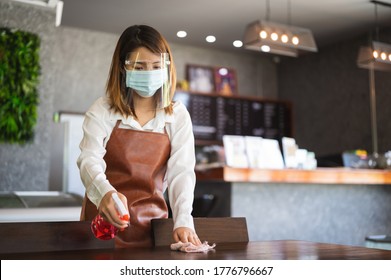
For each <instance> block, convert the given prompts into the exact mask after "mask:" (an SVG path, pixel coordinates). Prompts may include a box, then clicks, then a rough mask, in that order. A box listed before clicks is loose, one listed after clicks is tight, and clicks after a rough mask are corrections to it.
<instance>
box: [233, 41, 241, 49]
mask: <svg viewBox="0 0 391 280" xmlns="http://www.w3.org/2000/svg"><path fill="white" fill-rule="evenodd" d="M233 45H234V47H236V48H240V47H242V46H243V42H242V41H240V40H236V41H234V42H233Z"/></svg>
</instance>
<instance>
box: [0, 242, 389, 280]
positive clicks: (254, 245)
mask: <svg viewBox="0 0 391 280" xmlns="http://www.w3.org/2000/svg"><path fill="white" fill-rule="evenodd" d="M0 257H1V259H2V260H390V259H391V251H388V250H380V249H372V248H365V247H358V246H346V245H337V244H326V243H317V242H308V241H298V240H274V241H273V240H271V241H253V242H240V243H221V244H217V246H216V248H215V249H214V250H211V251H209V252H207V253H182V252H177V251H171V250H170V248H169V246H164V247H162V246H161V247H155V248H150V249H134V248H130V249H126V248H125V249H114V248H112V249H104V248H103V249H102V248H99V249H89V250H65V251H54V252H36V253H12V254H0ZM205 279H206V278H205Z"/></svg>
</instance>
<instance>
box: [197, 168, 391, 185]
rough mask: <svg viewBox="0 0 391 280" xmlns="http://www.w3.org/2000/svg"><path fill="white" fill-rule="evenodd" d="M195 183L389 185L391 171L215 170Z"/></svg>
mask: <svg viewBox="0 0 391 280" xmlns="http://www.w3.org/2000/svg"><path fill="white" fill-rule="evenodd" d="M196 174H197V181H204V182H205V181H222V182H255V183H305V184H361V185H367V184H373V185H385V184H391V171H390V170H373V169H349V168H318V169H315V170H300V169H282V170H271V169H249V168H232V167H217V168H210V169H204V170H198V171H196Z"/></svg>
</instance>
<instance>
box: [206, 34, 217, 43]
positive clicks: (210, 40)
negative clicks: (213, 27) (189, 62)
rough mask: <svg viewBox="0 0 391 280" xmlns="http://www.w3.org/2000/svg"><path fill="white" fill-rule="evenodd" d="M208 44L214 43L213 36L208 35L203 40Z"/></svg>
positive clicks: (214, 38)
mask: <svg viewBox="0 0 391 280" xmlns="http://www.w3.org/2000/svg"><path fill="white" fill-rule="evenodd" d="M205 40H206V41H207V42H208V43H214V42H215V41H216V37H215V36H213V35H209V36H207V37H206V39H205Z"/></svg>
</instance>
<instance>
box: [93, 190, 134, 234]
mask: <svg viewBox="0 0 391 280" xmlns="http://www.w3.org/2000/svg"><path fill="white" fill-rule="evenodd" d="M114 192H115V191H109V192H108V193H106V194H105V196H104V197H103V198H102V200H101V202H100V204H99V207H98V211H99V214H100V215H101V216H102V217H103V218H104V219H105V220H106V221H108V222H109V223H110V224H112V225H113V226H115V227H116V228H119V229H125V228H127V227H128V226H129V221H124V220H122V219H121V218H120V216H119V214H118V211H117V209H116V207H115V203H114V200H113V198H112V197H111V195H112V193H114ZM117 194H118V197H119V198H120V200H121V201H122V203H123V204H124V206H125V208H126V210H127V211H128V212H129V209H128V203H127V199H126V196H124V195H123V194H122V193H119V192H117Z"/></svg>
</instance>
